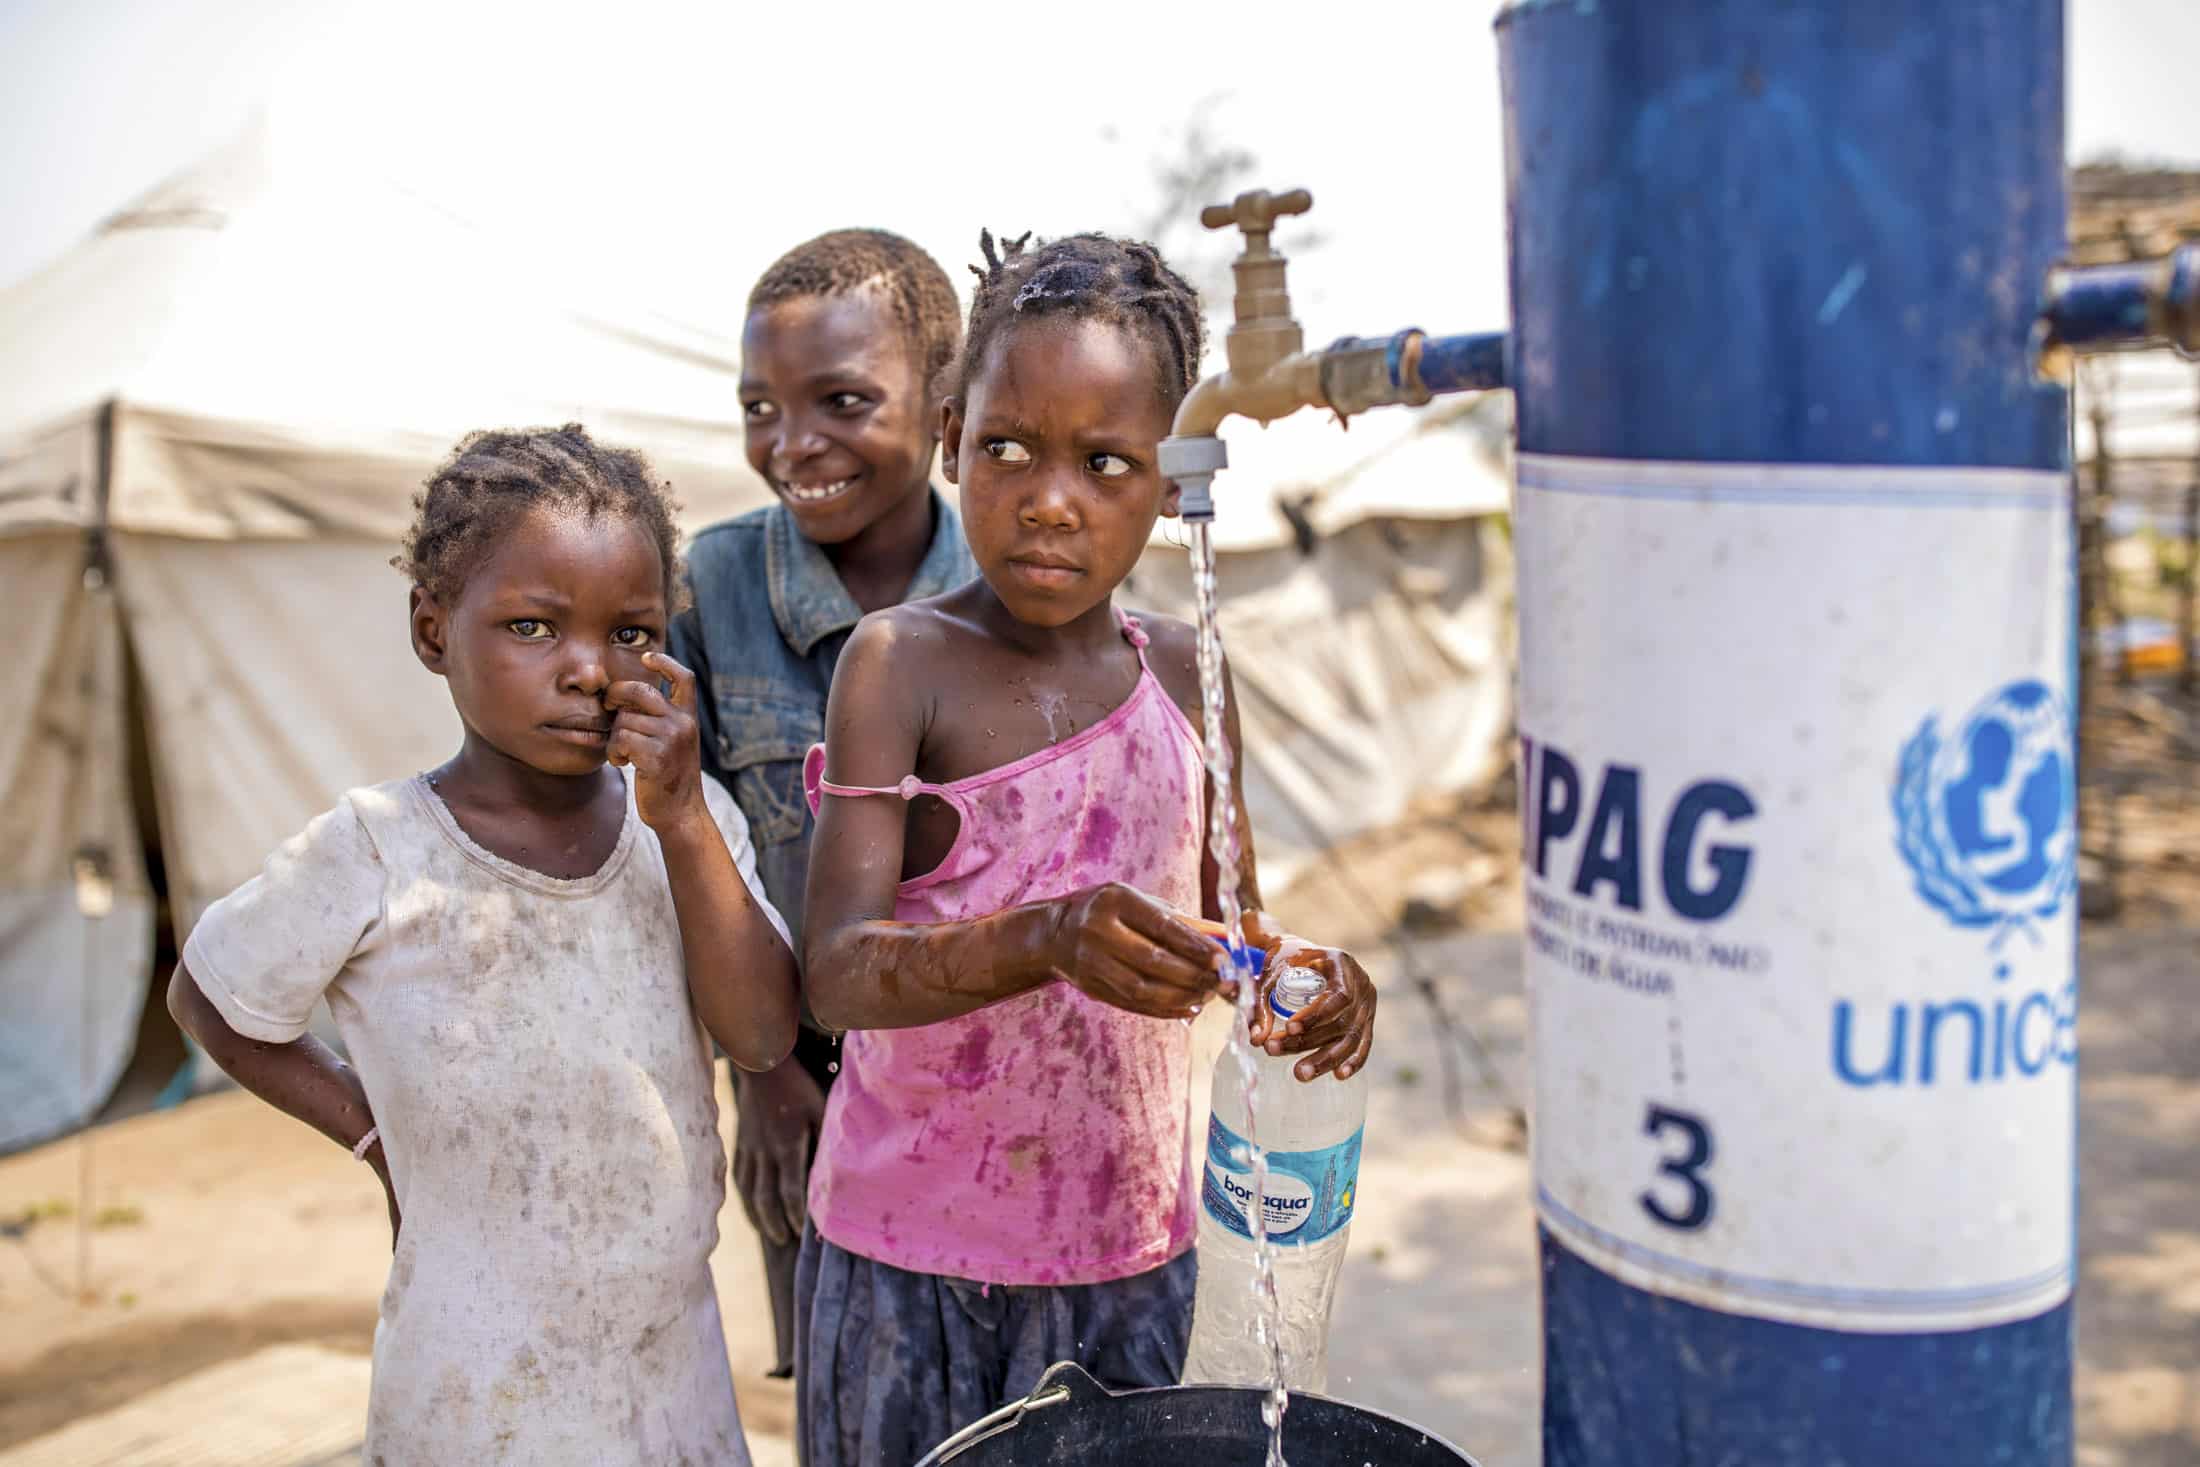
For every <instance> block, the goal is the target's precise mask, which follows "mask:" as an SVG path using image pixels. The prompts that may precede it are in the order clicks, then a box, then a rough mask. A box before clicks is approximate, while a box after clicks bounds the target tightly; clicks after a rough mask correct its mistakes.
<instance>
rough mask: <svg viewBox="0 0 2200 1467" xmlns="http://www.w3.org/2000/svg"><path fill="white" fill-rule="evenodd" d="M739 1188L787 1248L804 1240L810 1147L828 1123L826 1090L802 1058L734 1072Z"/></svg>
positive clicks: (752, 1217) (759, 1225) (760, 1223)
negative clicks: (756, 1070) (760, 1070)
mask: <svg viewBox="0 0 2200 1467" xmlns="http://www.w3.org/2000/svg"><path fill="white" fill-rule="evenodd" d="M733 1084H734V1090H735V1092H736V1105H735V1120H734V1131H733V1185H734V1190H735V1191H736V1192H738V1193H739V1194H740V1197H741V1210H742V1211H743V1212H746V1213H747V1214H748V1217H749V1222H750V1224H751V1225H752V1226H754V1227H755V1229H756V1230H757V1231H758V1232H759V1233H761V1234H763V1235H764V1241H765V1242H767V1243H770V1244H773V1245H774V1246H776V1247H780V1248H784V1247H786V1246H788V1245H789V1244H792V1243H799V1242H801V1241H802V1224H803V1222H804V1221H805V1220H806V1219H807V1218H808V1216H809V1189H810V1143H811V1142H812V1141H814V1140H816V1139H817V1134H818V1132H819V1131H820V1130H822V1129H823V1128H824V1125H825V1092H824V1091H823V1090H821V1089H819V1088H818V1084H817V1081H815V1080H813V1079H811V1078H810V1072H809V1071H808V1070H805V1069H803V1068H802V1066H801V1064H800V1063H799V1062H798V1061H796V1060H792V1059H789V1060H786V1061H785V1062H783V1063H781V1064H780V1065H779V1066H778V1067H777V1068H776V1069H770V1070H765V1071H764V1072H763V1073H761V1074H756V1075H751V1074H748V1073H745V1072H742V1071H736V1072H735V1074H734V1080H733Z"/></svg>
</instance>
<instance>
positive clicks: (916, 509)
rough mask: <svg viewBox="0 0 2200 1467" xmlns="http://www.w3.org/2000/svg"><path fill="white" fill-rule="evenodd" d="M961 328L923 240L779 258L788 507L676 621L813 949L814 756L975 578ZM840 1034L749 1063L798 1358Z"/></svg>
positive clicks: (764, 399) (764, 300)
mask: <svg viewBox="0 0 2200 1467" xmlns="http://www.w3.org/2000/svg"><path fill="white" fill-rule="evenodd" d="M961 338H962V317H961V308H960V306H959V305H958V303H957V302H956V299H955V291H954V287H953V286H952V285H951V284H950V283H949V282H948V278H947V274H946V272H945V271H943V270H942V269H941V268H940V267H939V264H938V263H937V262H936V261H934V260H933V259H932V257H931V256H930V255H928V254H926V253H925V252H924V251H923V250H921V249H919V248H918V247H917V246H916V245H914V244H912V243H910V242H909V241H908V240H906V239H903V238H901V237H900V236H899V235H894V234H889V233H887V232H885V231H884V230H877V229H842V230H835V231H833V232H832V233H829V234H824V235H820V236H818V237H817V238H816V239H813V240H810V241H808V242H807V243H805V244H801V245H797V246H796V247H795V248H794V249H792V250H790V251H788V252H787V253H786V254H785V255H783V256H781V257H780V259H779V260H778V261H776V262H775V263H774V264H773V265H772V266H771V268H770V269H768V270H766V271H765V272H764V274H763V277H762V278H761V279H759V280H758V281H757V283H756V286H755V288H754V289H752V290H751V291H750V292H749V301H748V320H747V323H746V325H745V326H744V328H743V331H742V338H741V347H742V351H741V356H742V364H741V389H740V390H741V409H742V417H743V420H744V422H745V425H746V433H747V453H748V460H749V464H750V466H751V467H753V468H754V469H755V470H756V472H757V473H758V474H759V475H761V476H762V477H763V479H764V482H765V483H766V484H767V485H769V486H770V488H771V491H772V494H773V496H774V499H775V500H776V502H775V503H773V504H771V505H768V506H766V507H765V508H763V509H760V510H756V511H754V512H752V513H750V514H746V515H743V516H741V517H740V518H738V519H733V520H728V521H726V522H724V523H722V524H718V525H714V526H712V527H711V528H709V529H707V530H704V531H703V532H702V533H701V534H700V535H698V536H697V537H696V539H695V543H694V545H693V546H692V547H691V548H690V550H689V553H688V573H689V580H690V585H691V587H692V589H693V593H694V600H693V606H692V609H691V610H689V611H687V612H685V613H684V614H682V615H681V616H680V617H679V618H678V619H677V620H676V621H675V622H674V624H673V627H672V649H673V655H674V656H675V657H676V658H678V659H679V660H680V661H681V662H683V663H684V664H686V665H687V666H688V667H691V668H693V669H694V671H695V674H696V677H697V679H698V685H699V688H700V692H701V696H700V697H699V698H698V700H697V701H698V707H697V716H698V718H699V719H700V721H701V724H702V735H703V763H704V768H705V769H706V770H708V771H709V772H710V773H711V774H712V775H714V776H716V777H717V778H718V779H719V780H720V781H721V782H723V783H724V784H725V785H726V786H727V788H728V789H730V790H731V791H732V792H733V796H734V799H735V801H736V802H737V803H738V804H739V805H740V807H741V811H742V813H743V815H745V816H746V817H747V818H748V822H749V829H750V832H751V836H752V838H753V839H754V841H755V843H756V850H757V867H758V872H759V874H760V875H761V876H762V878H763V881H764V887H765V890H766V891H767V892H768V893H769V894H770V896H771V899H772V903H773V905H774V906H775V907H777V908H778V909H779V911H781V912H782V913H785V914H787V915H788V917H789V919H790V920H791V921H793V922H794V923H795V924H796V931H797V934H798V935H797V937H796V939H795V941H796V943H797V944H798V947H797V950H798V951H799V943H800V941H801V939H800V936H799V932H800V922H801V912H802V909H803V900H804V885H805V879H806V875H807V871H808V866H809V852H810V837H811V833H812V830H813V829H814V822H813V820H812V817H811V815H810V810H809V806H808V803H807V801H806V800H805V798H804V796H803V790H802V760H803V756H804V755H805V754H806V753H807V752H808V751H809V748H810V746H811V745H812V744H815V743H818V742H819V741H821V740H822V739H823V738H824V733H825V697H826V692H827V689H828V688H829V687H830V686H831V684H832V676H833V668H834V665H835V664H836V663H837V662H838V661H839V659H840V653H841V649H842V648H843V647H845V646H846V645H847V641H848V633H849V632H850V630H851V629H853V628H854V626H855V624H856V622H857V621H858V620H859V619H860V618H861V617H862V616H863V615H864V614H865V613H866V612H871V611H876V610H879V609H880V608H882V607H887V606H892V605H895V604H897V603H899V602H902V601H906V600H912V599H915V598H919V597H924V596H932V595H936V594H938V593H940V592H942V591H947V590H951V589H953V588H954V587H956V586H959V585H961V584H963V583H964V582H966V581H968V580H970V579H971V578H972V577H973V576H974V575H976V573H977V569H976V566H975V565H974V564H973V563H972V561H971V558H970V551H969V548H968V547H967V545H966V544H965V543H964V540H963V531H962V524H961V522H960V521H959V520H958V519H957V518H956V515H955V511H954V509H953V508H952V507H951V506H950V505H949V504H948V503H947V501H946V500H945V499H944V498H943V497H942V496H941V495H940V494H939V493H938V492H937V491H936V490H935V489H934V488H933V487H932V482H931V471H932V459H933V453H934V450H935V449H936V448H937V447H938V445H939V436H940V410H939V399H938V397H937V396H936V395H935V392H934V378H935V377H937V376H938V375H939V373H940V372H941V370H942V369H943V368H944V367H945V366H946V365H947V364H948V362H949V361H950V360H952V359H953V357H954V355H955V349H956V347H957V346H958V345H959V344H960V342H961ZM837 1058H838V1046H837V1045H836V1044H835V1043H834V1042H833V1041H831V1040H829V1039H827V1038H826V1037H825V1036H824V1035H822V1034H819V1033H817V1032H815V1031H812V1030H808V1029H805V1030H804V1031H803V1033H802V1035H801V1037H800V1038H799V1039H798V1040H797V1042H796V1045H795V1052H794V1055H793V1056H792V1057H791V1058H790V1059H789V1060H788V1061H787V1062H786V1063H785V1064H782V1065H780V1066H779V1067H778V1068H777V1069H776V1070H773V1071H771V1072H769V1073H766V1074H761V1075H748V1074H737V1075H736V1076H735V1082H734V1096H735V1106H736V1109H737V1111H738V1113H739V1120H738V1125H737V1131H736V1136H735V1142H734V1159H733V1171H734V1184H735V1187H736V1189H737V1190H738V1192H739V1193H740V1196H741V1202H742V1206H743V1208H744V1209H745V1211H746V1212H747V1214H748V1217H749V1220H750V1221H751V1222H752V1223H753V1224H754V1225H755V1226H756V1229H757V1231H758V1233H759V1234H760V1235H761V1237H762V1241H763V1246H764V1266H765V1274H766V1277H767V1279H768V1280H769V1282H770V1285H771V1298H772V1322H773V1326H774V1331H775V1334H776V1336H777V1344H778V1365H777V1367H776V1368H775V1370H774V1371H773V1374H775V1375H786V1374H789V1373H791V1370H792V1366H793V1350H794V1313H795V1311H794V1308H793V1293H794V1266H795V1255H796V1251H797V1249H798V1247H799V1245H800V1243H801V1240H802V1225H803V1220H804V1217H805V1214H806V1210H807V1209H806V1200H805V1195H806V1192H807V1189H808V1185H809V1163H810V1156H811V1152H812V1149H813V1148H814V1147H815V1145H816V1141H817V1136H818V1133H819V1129H820V1126H821V1124H822V1122H823V1118H824V1113H825V1091H826V1089H827V1088H828V1087H829V1086H830V1085H831V1083H832V1075H833V1068H834V1065H835V1062H836V1061H837Z"/></svg>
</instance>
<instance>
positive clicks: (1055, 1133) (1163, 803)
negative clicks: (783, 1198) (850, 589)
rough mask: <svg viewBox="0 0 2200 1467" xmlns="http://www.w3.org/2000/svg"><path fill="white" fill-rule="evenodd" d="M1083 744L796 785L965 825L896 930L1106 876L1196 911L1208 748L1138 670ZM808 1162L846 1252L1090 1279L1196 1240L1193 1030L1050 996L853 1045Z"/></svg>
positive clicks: (1060, 993)
mask: <svg viewBox="0 0 2200 1467" xmlns="http://www.w3.org/2000/svg"><path fill="white" fill-rule="evenodd" d="M1123 633H1124V636H1125V637H1126V638H1128V639H1129V641H1130V643H1131V645H1132V646H1133V647H1134V648H1137V649H1138V658H1139V669H1140V671H1139V679H1138V685H1137V687H1136V688H1134V689H1133V690H1132V692H1131V695H1130V697H1128V698H1126V699H1125V700H1124V701H1123V703H1122V705H1121V706H1120V707H1118V708H1117V709H1116V710H1115V711H1114V712H1113V713H1111V714H1109V715H1108V716H1107V717H1106V718H1105V719H1103V720H1102V721H1101V722H1099V723H1097V724H1094V725H1093V726H1092V727H1091V728H1088V729H1086V730H1085V731H1084V732H1082V733H1080V734H1077V735H1076V736H1074V737H1072V738H1070V739H1068V740H1065V741H1064V742H1062V743H1059V744H1056V745H1054V746H1053V747H1052V748H1048V749H1042V750H1040V751H1039V752H1038V753H1036V754H1033V755H1031V756H1029V757H1028V758H1024V759H1019V760H1017V761H1016V762H1015V763H1013V764H1008V765H1004V766H1003V767H1001V768H999V769H990V770H987V771H986V772H985V773H983V774H976V775H972V776H971V777H970V778H968V779H960V780H956V781H955V782H954V783H953V784H947V785H934V784H926V783H923V782H922V781H920V780H918V779H917V778H916V777H915V776H914V775H911V776H910V777H909V778H907V779H904V780H903V781H902V782H901V784H900V786H899V787H898V788H896V789H887V790H869V789H855V788H850V787H847V786H843V785H835V784H830V783H827V782H826V780H825V779H824V764H825V751H824V749H823V748H822V747H819V748H815V749H812V750H811V751H810V756H809V761H808V764H807V766H806V769H805V782H806V784H807V786H808V790H809V798H810V805H811V808H812V809H813V810H814V809H815V808H816V807H817V805H818V802H819V798H820V796H821V795H823V794H832V795H880V794H884V795H894V794H898V795H900V796H901V797H902V798H903V799H904V800H910V799H914V798H916V797H917V796H918V795H919V794H928V795H937V796H938V797H939V798H941V799H943V800H945V801H947V802H948V804H950V805H952V806H954V808H955V810H956V812H957V813H958V814H959V815H960V816H961V817H962V828H961V830H960V831H959V832H958V834H957V835H956V837H955V843H954V845H953V846H952V847H951V848H950V849H949V850H948V853H947V856H946V858H945V859H944V860H942V861H941V862H940V864H939V866H938V867H937V868H936V869H935V870H933V871H932V872H930V873H929V874H927V875H924V876H920V877H917V878H916V879H915V880H913V881H904V882H903V883H901V889H900V896H899V899H898V900H897V901H896V902H895V904H894V916H895V918H896V919H897V920H899V921H903V922H926V923H932V922H954V921H960V920H963V919H966V918H972V917H982V916H986V915H988V914H990V913H993V912H998V911H1001V910H1002V909H1004V908H1007V907H1013V906H1017V905H1019V904H1021V903H1024V902H1030V901H1040V900H1044V899H1046V898H1049V897H1057V896H1064V895H1067V894H1068V893H1071V892H1075V891H1081V890H1083V889H1085V888H1086V887H1090V886H1097V885H1100V884H1101V883H1103V882H1108V881H1119V882H1122V883H1124V884H1125V885H1128V886H1134V887H1137V888H1138V889H1139V890H1141V891H1144V892H1146V893H1147V894H1149V895H1151V896H1153V897H1155V898H1157V899H1158V900H1160V901H1163V902H1166V903H1168V904H1169V905H1171V906H1173V907H1175V908H1177V909H1178V910H1180V911H1184V912H1192V913H1196V912H1198V911H1199V905H1200V869H1199V868H1200V853H1201V851H1202V849H1203V844H1202V840H1201V834H1200V820H1201V808H1202V801H1203V792H1204V784H1203V781H1202V771H1201V764H1200V745H1199V739H1198V737H1197V736H1196V735H1195V734H1194V733H1193V731H1192V726H1191V724H1190V722H1189V721H1187V720H1186V718H1185V717H1184V713H1183V711H1182V710H1181V709H1179V708H1178V707H1177V706H1176V703H1175V701H1174V700H1172V699H1171V698H1170V697H1169V695H1168V693H1167V691H1166V690H1164V689H1163V688H1162V686H1161V684H1160V683H1159V682H1157V681H1156V680H1155V678H1154V675H1153V672H1152V670H1151V669H1149V668H1147V667H1146V654H1145V646H1146V636H1145V633H1144V632H1142V631H1140V630H1139V628H1138V623H1137V622H1136V621H1135V620H1133V619H1132V618H1130V617H1128V616H1126V617H1124V618H1123ZM845 1052H846V1059H847V1063H846V1064H845V1065H844V1067H843V1068H842V1070H841V1074H840V1078H839V1080H838V1081H837V1082H836V1083H835V1084H834V1086H833V1089H832V1094H831V1097H830V1099H829V1100H828V1101H827V1102H826V1107H825V1126H824V1134H823V1136H822V1137H821V1138H820V1141H819V1144H818V1152H817V1160H816V1162H815V1163H814V1165H813V1166H812V1167H811V1170H810V1217H811V1220H812V1221H813V1222H815V1223H816V1224H817V1230H818V1232H819V1233H821V1234H822V1235H823V1236H825V1237H826V1238H828V1239H830V1240H831V1241H832V1242H834V1243H837V1244H838V1245H840V1246H841V1247H842V1248H845V1249H847V1250H848V1251H850V1252H852V1253H859V1254H861V1255H863V1256H864V1257H866V1258H871V1259H876V1260H877V1261H879V1262H881V1263H889V1264H892V1265H894V1266H895V1267H897V1268H904V1269H909V1270H911V1271H913V1272H918V1273H930V1274H943V1275H946V1276H949V1277H953V1278H963V1279H973V1280H977V1281H979V1282H982V1283H1000V1284H1089V1283H1101V1282H1105V1281H1107V1280H1110V1279H1121V1278H1128V1277H1130V1276H1131V1275H1133V1274H1137V1273H1143V1272H1145V1271H1146V1270H1148V1269H1151V1268H1156V1267H1159V1266H1160V1265H1161V1264H1163V1263H1166V1262H1168V1261H1169V1260H1170V1259H1172V1258H1174V1257H1176V1256H1177V1255H1178V1254H1180V1253H1182V1252H1183V1251H1184V1250H1185V1249H1186V1248H1188V1247H1190V1246H1191V1243H1192V1236H1193V1211H1192V1188H1191V1175H1190V1169H1189V1165H1188V1158H1187V1153H1186V1150H1185V1144H1184V1139H1185V1127H1186V1124H1187V1112H1188V1106H1187V1101H1188V1095H1187V1090H1186V1086H1187V1084H1188V1082H1189V1076H1188V1075H1187V1074H1186V1070H1187V1067H1188V1066H1189V1064H1190V1044H1189V1031H1188V1028H1187V1026H1186V1025H1185V1024H1184V1023H1183V1022H1182V1021H1180V1020H1175V1019H1148V1018H1142V1017H1140V1016H1138V1015H1135V1014H1129V1013H1125V1012H1124V1011H1122V1010H1121V1009H1116V1008H1111V1007H1109V1006H1108V1005H1106V1004H1103V1003H1099V1002H1097V1001H1095V1000H1093V999H1090V998H1087V997H1086V996H1085V995H1084V994H1082V993H1080V992H1078V991H1077V990H1076V989H1074V988H1072V987H1070V986H1069V985H1068V984H1066V983H1049V984H1047V985H1045V986H1044V987H1041V988H1037V989H1034V990H1032V991H1030V992H1028V993H1022V994H1018V995H1017V996H1016V997H1014V998H1011V999H1006V1000H1004V1001H1002V1002H1000V1003H997V1004H993V1005H992V1006H990V1007H988V1008H984V1009H980V1010H978V1011H977V1012H976V1013H973V1014H966V1015H964V1016H963V1017H961V1018H959V1019H948V1020H946V1021H944V1022H941V1023H937V1024H928V1025H925V1026H923V1027H921V1028H915V1029H863V1030H857V1031H854V1032H852V1033H850V1034H849V1035H848V1038H847V1042H846V1045H845Z"/></svg>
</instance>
